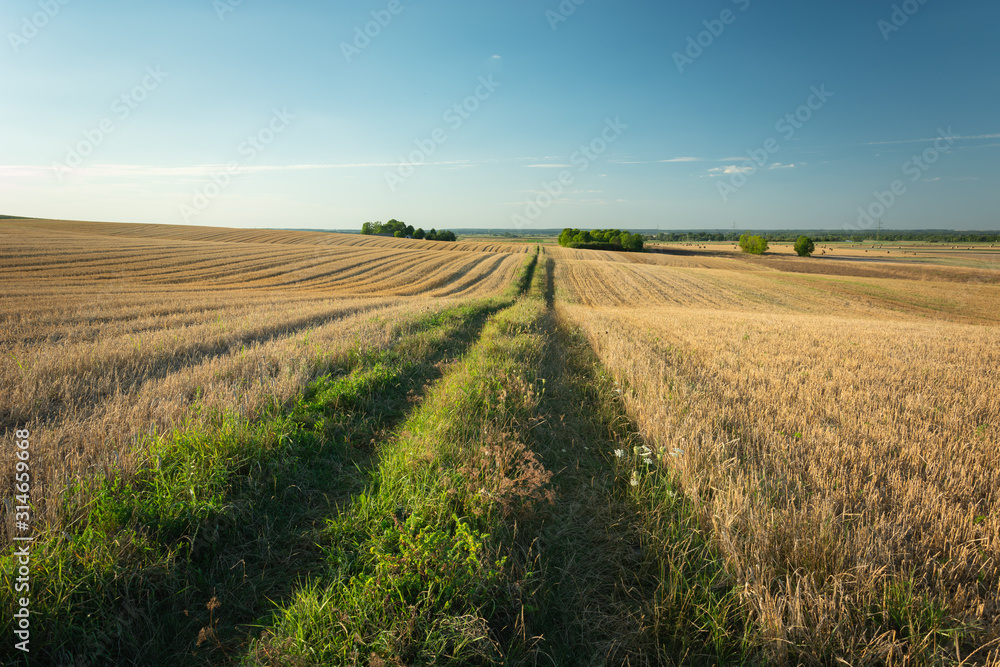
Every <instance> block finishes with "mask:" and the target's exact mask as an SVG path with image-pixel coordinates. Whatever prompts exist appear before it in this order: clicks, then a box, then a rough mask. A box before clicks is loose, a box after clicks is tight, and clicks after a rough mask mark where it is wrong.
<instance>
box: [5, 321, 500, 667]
mask: <svg viewBox="0 0 1000 667" xmlns="http://www.w3.org/2000/svg"><path fill="white" fill-rule="evenodd" d="M507 303H509V301H484V302H478V303H472V304H468V305H465V306H461V307H458V308H454V309H451V310H447V311H442V312H438V313H433V314H431V315H428V316H425V317H423V318H420V319H417V320H414V321H411V322H403V323H401V324H400V327H399V338H398V343H397V344H396V345H395V346H394V347H392V348H391V349H389V350H383V351H368V350H366V349H365V348H364V347H363V346H359V347H358V348H356V350H355V351H353V352H352V353H351V354H350V355H348V356H347V357H345V358H343V359H341V360H340V361H339V362H337V363H336V364H335V365H334V366H333V367H331V368H330V372H329V373H328V374H326V375H324V376H323V377H320V378H318V379H317V380H316V381H315V382H313V383H312V384H311V385H310V386H309V387H308V388H307V389H306V391H305V392H304V394H303V395H302V396H301V397H300V398H299V399H298V400H297V401H296V402H294V403H293V404H292V405H285V406H278V405H275V406H272V408H271V409H270V410H269V412H268V414H267V415H264V417H263V418H262V419H259V420H256V421H248V420H245V419H241V418H239V417H237V416H234V415H229V414H219V415H216V416H214V418H213V419H211V420H210V421H209V424H208V425H207V426H205V427H199V428H195V429H178V430H177V431H175V432H173V433H168V434H163V435H162V436H159V437H156V436H155V435H153V436H150V442H149V445H148V449H147V451H148V456H147V459H146V460H147V462H146V463H145V465H143V467H142V469H141V470H140V472H139V474H138V475H137V476H136V478H135V479H134V480H130V481H127V482H126V481H122V480H121V479H117V478H113V479H110V480H108V481H106V482H100V483H99V484H98V485H97V488H96V489H93V491H94V493H92V494H86V495H87V496H89V497H92V498H93V500H92V501H91V502H89V503H88V504H87V505H85V506H81V505H79V504H76V503H74V502H72V501H69V502H68V503H67V505H66V508H65V512H66V513H67V515H68V516H69V517H70V520H69V521H68V522H67V523H68V524H69V525H71V526H72V528H71V529H69V530H67V531H64V532H62V533H61V534H50V535H46V536H45V537H44V538H43V539H42V540H41V541H39V542H36V543H35V545H34V546H33V549H32V561H33V571H32V591H33V595H32V608H31V612H32V649H35V647H36V646H37V647H38V653H39V654H41V655H43V656H48V658H49V659H50V660H51V662H52V663H53V664H57V663H65V664H71V663H73V661H74V660H77V658H79V659H80V660H83V659H84V658H85V659H86V661H87V662H88V664H110V663H116V664H166V663H169V662H172V661H176V662H179V663H181V664H193V663H200V664H203V663H204V661H205V660H210V661H214V660H223V659H224V658H225V656H227V655H229V654H230V653H231V652H232V651H233V650H237V649H239V647H241V646H245V645H246V642H247V641H248V635H247V633H248V630H250V625H252V624H254V623H255V622H257V621H258V619H261V618H266V616H267V614H268V612H269V610H270V609H271V608H273V603H272V601H273V600H280V599H283V598H285V597H287V596H288V595H289V594H290V593H291V591H292V590H293V589H294V588H296V586H297V584H296V582H297V580H298V578H299V577H302V576H306V575H308V573H309V572H311V571H314V570H316V569H317V568H319V567H321V566H322V563H323V558H324V554H323V553H322V552H321V551H320V550H319V549H318V547H317V546H316V545H317V543H318V542H320V541H321V532H320V529H321V527H322V523H323V517H325V516H329V515H330V514H331V513H334V512H336V508H337V507H338V506H339V505H341V504H343V503H345V502H346V500H347V499H348V498H349V497H350V496H351V495H352V494H354V493H357V492H358V491H359V490H360V489H361V488H363V481H364V473H363V472H362V471H363V470H364V469H366V468H367V467H368V466H369V461H370V459H371V457H372V456H373V455H374V453H375V452H374V451H373V448H372V447H373V443H374V442H377V441H379V440H380V439H383V438H385V437H388V435H389V433H391V432H392V429H393V428H394V427H395V425H397V424H398V423H400V421H401V420H402V419H403V418H404V417H405V415H406V414H407V413H408V412H409V410H410V409H411V408H412V406H413V404H414V401H416V400H419V399H420V397H421V395H422V394H423V393H424V392H425V391H426V387H427V384H428V383H429V382H432V381H433V380H434V379H436V378H437V377H439V376H440V374H441V364H442V363H444V362H446V361H447V360H448V359H450V358H452V357H453V356H454V355H457V354H461V353H462V351H463V350H464V349H465V348H467V347H468V346H469V345H470V344H471V343H472V342H473V341H474V340H475V339H476V338H477V337H478V332H479V330H480V328H481V327H482V326H483V323H484V321H485V320H486V318H488V317H489V316H490V315H491V314H492V313H494V312H496V311H497V310H498V309H499V308H501V307H503V306H505V305H506V304H507ZM196 408H197V406H196ZM78 484H80V482H78ZM73 496H74V494H72V493H71V494H69V497H71V498H72V497H73ZM12 563H13V557H12V556H10V555H5V556H4V557H3V572H4V576H3V579H4V581H3V584H4V585H5V586H6V585H7V584H10V583H11V582H10V581H9V580H8V576H9V575H8V573H9V572H12V571H13V569H12ZM5 590H12V586H8V587H7V588H6V589H5ZM9 604H11V600H10V598H9V596H5V598H4V600H3V609H4V614H5V616H6V618H8V619H9V618H10V617H11V613H12V610H11V609H9V608H8V605H9ZM9 648H10V647H9V646H7V648H6V649H5V650H9ZM33 655H34V652H33ZM77 661H79V660H77Z"/></svg>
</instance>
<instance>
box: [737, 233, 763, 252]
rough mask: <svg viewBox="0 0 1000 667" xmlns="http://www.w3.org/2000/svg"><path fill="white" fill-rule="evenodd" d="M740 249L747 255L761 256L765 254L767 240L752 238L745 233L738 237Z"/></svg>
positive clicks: (760, 237)
mask: <svg viewBox="0 0 1000 667" xmlns="http://www.w3.org/2000/svg"><path fill="white" fill-rule="evenodd" d="M740 249H741V250H743V252H745V253H747V254H749V255H763V254H764V253H765V252H767V240H766V239H764V237H763V236H752V235H751V234H750V232H747V233H746V234H744V235H743V236H741V237H740Z"/></svg>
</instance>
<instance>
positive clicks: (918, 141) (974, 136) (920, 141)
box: [861, 134, 1000, 146]
mask: <svg viewBox="0 0 1000 667" xmlns="http://www.w3.org/2000/svg"><path fill="white" fill-rule="evenodd" d="M940 138H941V137H932V138H930V139H899V140H895V141H868V142H865V143H863V144H861V145H862V146H886V145H889V144H926V143H930V142H932V141H937V140H939V139H940ZM950 138H952V139H961V140H975V139H1000V134H971V135H965V136H963V135H960V134H956V135H954V136H952V137H950Z"/></svg>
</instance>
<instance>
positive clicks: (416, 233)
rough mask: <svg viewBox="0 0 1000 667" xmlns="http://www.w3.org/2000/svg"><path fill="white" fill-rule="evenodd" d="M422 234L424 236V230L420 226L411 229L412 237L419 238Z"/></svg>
mask: <svg viewBox="0 0 1000 667" xmlns="http://www.w3.org/2000/svg"><path fill="white" fill-rule="evenodd" d="M424 236H426V234H424V230H423V228H422V227H417V228H416V229H415V230H413V238H415V239H418V240H419V239H422V238H424Z"/></svg>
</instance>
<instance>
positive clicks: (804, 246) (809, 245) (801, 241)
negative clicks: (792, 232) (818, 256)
mask: <svg viewBox="0 0 1000 667" xmlns="http://www.w3.org/2000/svg"><path fill="white" fill-rule="evenodd" d="M815 251H816V244H815V243H813V240H812V239H811V238H809V237H808V236H800V237H799V238H798V240H797V241H796V242H795V252H796V253H798V255H799V257H809V256H810V255H812V254H813V253H814V252H815Z"/></svg>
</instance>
